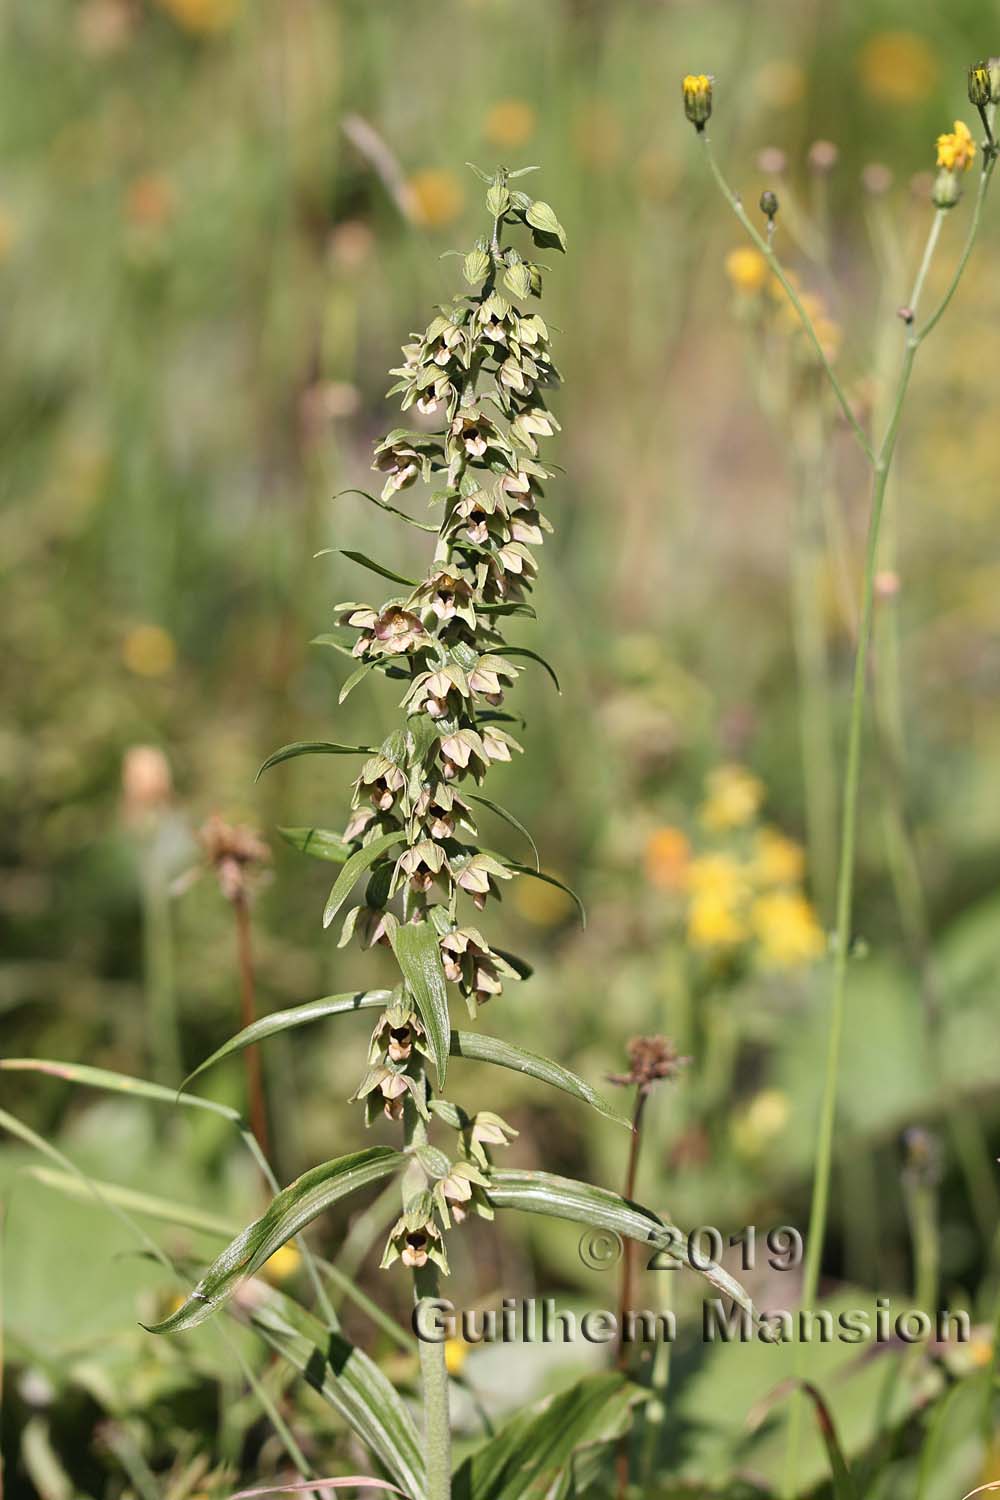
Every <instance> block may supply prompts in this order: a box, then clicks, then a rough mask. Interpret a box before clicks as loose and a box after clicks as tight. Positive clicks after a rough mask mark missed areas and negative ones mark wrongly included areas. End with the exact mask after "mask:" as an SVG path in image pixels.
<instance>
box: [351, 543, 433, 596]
mask: <svg viewBox="0 0 1000 1500" xmlns="http://www.w3.org/2000/svg"><path fill="white" fill-rule="evenodd" d="M336 550H337V551H338V552H339V553H340V555H341V557H347V558H350V560H351V562H356V563H358V564H359V565H360V566H361V567H362V568H368V569H369V570H370V572H372V573H378V575H379V577H381V578H388V579H389V581H390V582H391V583H403V584H405V585H406V587H407V588H411V589H415V588H416V586H417V580H416V579H415V578H404V577H403V575H402V573H394V572H393V571H392V569H391V568H384V567H383V566H382V564H381V563H378V562H376V561H375V560H374V558H371V557H367V556H366V555H365V553H364V552H348V551H345V549H344V548H343V547H338V548H337V549H336Z"/></svg>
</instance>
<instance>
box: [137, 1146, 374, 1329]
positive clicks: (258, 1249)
mask: <svg viewBox="0 0 1000 1500" xmlns="http://www.w3.org/2000/svg"><path fill="white" fill-rule="evenodd" d="M403 1161H404V1157H403V1156H402V1155H401V1153H400V1152H398V1151H392V1150H390V1149H389V1147H388V1146H372V1147H370V1148H369V1149H368V1150H366V1151H355V1152H352V1153H351V1155H349V1156H340V1157H337V1159H336V1160H334V1161H326V1162H323V1163H321V1165H320V1166H318V1167H313V1168H312V1169H311V1170H310V1171H308V1172H304V1173H303V1174H302V1176H301V1177H297V1178H296V1179H295V1181H294V1182H292V1183H290V1184H289V1185H288V1187H286V1188H285V1189H284V1190H283V1191H282V1192H280V1193H278V1195H277V1197H275V1198H273V1199H272V1200H271V1203H270V1204H269V1206H268V1207H267V1209H266V1210H265V1212H264V1213H263V1214H262V1215H261V1217H260V1218H259V1219H255V1220H254V1222H253V1223H252V1224H249V1225H247V1227H246V1229H244V1230H242V1232H241V1233H240V1234H238V1235H237V1236H236V1238H235V1239H234V1240H233V1241H232V1243H231V1244H229V1245H227V1246H226V1248H225V1250H223V1252H222V1254H221V1255H220V1256H218V1257H217V1258H216V1259H215V1260H214V1261H213V1262H212V1264H211V1266H209V1268H208V1270H207V1271H206V1272H205V1274H204V1276H203V1277H202V1278H201V1280H200V1281H199V1282H198V1285H197V1286H196V1287H195V1289H194V1291H193V1292H192V1293H191V1295H190V1296H189V1297H188V1298H187V1299H186V1301H185V1302H184V1303H183V1305H182V1306H181V1307H179V1308H178V1309H177V1311H176V1312H175V1313H172V1314H171V1316H170V1317H169V1318H165V1319H164V1320H163V1322H161V1323H156V1324H153V1325H152V1326H151V1327H150V1330H149V1331H150V1333H181V1332H183V1331H184V1330H185V1329H187V1328H194V1327H196V1326H197V1325H198V1324H199V1323H203V1322H204V1321H205V1319H206V1318H208V1317H211V1315H212V1313H213V1312H215V1310H216V1308H218V1307H221V1305H222V1304H223V1303H224V1302H225V1301H227V1299H228V1298H229V1297H231V1296H232V1294H233V1292H235V1290H236V1288H237V1287H238V1286H239V1285H240V1284H241V1283H242V1282H243V1281H245V1280H246V1278H247V1277H248V1276H252V1275H253V1273H254V1272H255V1271H258V1270H259V1269H260V1267H261V1266H262V1265H263V1264H264V1262H265V1261H266V1260H269V1259H270V1257H271V1256H272V1255H273V1254H274V1252H275V1250H278V1249H280V1247H281V1246H282V1245H283V1244H284V1243H285V1242H286V1240H290V1239H293V1238H294V1237H295V1235H297V1234H299V1233H300V1231H301V1230H303V1229H304V1228H305V1227H306V1225H307V1224H310V1223H312V1221H313V1219H315V1218H317V1216H318V1215H319V1214H321V1213H322V1212H323V1211H324V1209H327V1208H329V1207H330V1205H331V1204H333V1203H336V1202H337V1200H338V1199H340V1198H344V1197H346V1196H347V1195H348V1194H349V1193H353V1192H356V1191H357V1190H358V1189H359V1188H363V1187H368V1186H369V1185H370V1184H371V1183H374V1182H380V1181H381V1180H382V1178H383V1177H388V1176H389V1174H390V1173H391V1172H395V1171H397V1170H398V1169H399V1167H400V1166H401V1165H402V1164H403Z"/></svg>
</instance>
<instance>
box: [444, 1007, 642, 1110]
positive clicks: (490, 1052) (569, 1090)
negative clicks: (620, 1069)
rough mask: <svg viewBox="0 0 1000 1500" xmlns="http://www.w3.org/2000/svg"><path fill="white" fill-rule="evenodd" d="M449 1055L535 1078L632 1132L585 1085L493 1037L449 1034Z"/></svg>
mask: <svg viewBox="0 0 1000 1500" xmlns="http://www.w3.org/2000/svg"><path fill="white" fill-rule="evenodd" d="M451 1055H452V1057H465V1058H468V1059H469V1061H470V1062H488V1063H495V1064H496V1065H497V1066H498V1067H500V1068H511V1069H512V1070H513V1071H514V1072H515V1073H524V1074H525V1075H526V1076H527V1077H529V1078H537V1079H538V1080H539V1082H541V1083H550V1084H552V1086H553V1088H557V1089H562V1090H563V1092H564V1093H566V1094H572V1095H573V1097H574V1099H579V1100H581V1101H582V1102H583V1103H584V1104H589V1105H591V1106H592V1108H594V1109H596V1110H597V1111H598V1113H599V1114H602V1115H604V1116H605V1117H606V1118H607V1119H609V1120H614V1121H615V1123H616V1124H617V1125H624V1126H625V1127H626V1129H628V1130H631V1128H632V1127H631V1124H630V1122H629V1121H628V1120H626V1119H625V1118H624V1117H623V1116H622V1115H619V1114H617V1113H616V1112H615V1111H614V1110H613V1109H612V1108H611V1105H610V1104H609V1103H608V1102H607V1100H606V1099H604V1098H602V1097H601V1095H600V1094H599V1093H598V1092H597V1090H596V1089H593V1088H591V1086H590V1084H589V1083H585V1082H584V1080H583V1079H582V1078H580V1077H578V1075H577V1074H576V1073H573V1072H571V1071H570V1069H569V1068H564V1067H563V1066H562V1064H561V1063H557V1062H553V1061H552V1059H551V1058H549V1057H540V1056H539V1055H538V1054H537V1053H535V1052H528V1051H526V1050H525V1049H524V1048H523V1047H515V1046H513V1044H512V1043H510V1042H504V1041H501V1040H500V1039H499V1038H498V1037H495V1036H483V1035H482V1033H481V1032H478V1031H453V1032H452V1034H451Z"/></svg>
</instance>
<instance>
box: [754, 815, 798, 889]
mask: <svg viewBox="0 0 1000 1500" xmlns="http://www.w3.org/2000/svg"><path fill="white" fill-rule="evenodd" d="M805 868H806V856H805V851H804V850H803V848H802V845H801V844H797V843H796V842H795V840H794V839H790V838H786V836H785V835H784V834H783V833H781V832H780V831H779V830H778V829H777V828H762V829H761V830H760V832H759V833H758V834H757V835H756V837H755V838H754V849H753V859H752V861H751V864H750V875H751V878H752V879H753V880H754V881H755V882H756V883H757V884H758V885H767V886H770V885H799V884H800V882H801V880H802V877H803V875H804V874H805Z"/></svg>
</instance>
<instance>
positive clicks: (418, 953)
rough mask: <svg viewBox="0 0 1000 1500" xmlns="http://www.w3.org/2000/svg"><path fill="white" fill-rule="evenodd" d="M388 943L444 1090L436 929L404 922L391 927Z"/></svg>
mask: <svg viewBox="0 0 1000 1500" xmlns="http://www.w3.org/2000/svg"><path fill="white" fill-rule="evenodd" d="M389 941H390V942H391V943H392V951H393V953H395V955H396V962H397V963H398V964H399V967H400V969H401V970H402V973H403V977H404V978H405V980H406V982H407V984H408V985H409V987H410V989H411V990H412V992H413V998H414V1000H415V1001H416V1003H417V1009H418V1010H419V1012H420V1019H421V1020H422V1021H423V1023H424V1028H425V1030H426V1032H427V1040H428V1041H429V1042H430V1044H431V1052H432V1053H433V1056H434V1066H435V1067H436V1068H437V1075H438V1082H439V1084H440V1085H441V1086H442V1087H443V1086H444V1080H445V1074H446V1072H447V1070H448V1050H449V1043H450V1040H451V1038H450V1026H449V1019H448V990H447V986H446V984H445V978H444V968H443V967H442V964H441V950H440V948H439V947H438V934H437V929H436V928H435V927H434V926H433V924H432V923H430V922H405V923H403V924H401V925H397V926H395V927H392V928H390V931H389Z"/></svg>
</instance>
